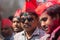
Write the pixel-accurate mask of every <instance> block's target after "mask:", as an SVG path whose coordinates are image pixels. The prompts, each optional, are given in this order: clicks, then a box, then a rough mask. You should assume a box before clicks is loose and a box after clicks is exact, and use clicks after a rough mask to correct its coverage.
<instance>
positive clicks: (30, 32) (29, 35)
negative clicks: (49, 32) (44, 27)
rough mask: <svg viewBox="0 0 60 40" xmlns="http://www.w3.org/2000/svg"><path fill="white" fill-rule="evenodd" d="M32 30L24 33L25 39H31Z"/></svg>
mask: <svg viewBox="0 0 60 40" xmlns="http://www.w3.org/2000/svg"><path fill="white" fill-rule="evenodd" d="M34 30H35V29H34ZM34 30H31V31H28V32H26V37H27V38H29V37H31V36H32V34H33V32H34Z"/></svg>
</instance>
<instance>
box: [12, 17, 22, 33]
mask: <svg viewBox="0 0 60 40" xmlns="http://www.w3.org/2000/svg"><path fill="white" fill-rule="evenodd" d="M12 29H13V31H14V33H18V32H21V31H22V30H23V29H22V28H21V24H20V17H17V16H16V17H13V19H12Z"/></svg>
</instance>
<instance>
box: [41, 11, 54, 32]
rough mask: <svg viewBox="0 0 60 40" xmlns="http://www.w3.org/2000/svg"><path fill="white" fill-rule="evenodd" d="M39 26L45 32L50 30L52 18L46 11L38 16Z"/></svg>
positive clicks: (52, 23) (52, 22)
mask: <svg viewBox="0 0 60 40" xmlns="http://www.w3.org/2000/svg"><path fill="white" fill-rule="evenodd" d="M40 22H41V27H42V29H43V30H44V31H46V32H47V33H49V32H51V29H52V28H53V25H54V20H53V18H51V16H49V15H48V14H47V13H46V12H44V13H42V14H41V16H40Z"/></svg>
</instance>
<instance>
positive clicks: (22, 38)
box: [14, 28, 45, 40]
mask: <svg viewBox="0 0 60 40" xmlns="http://www.w3.org/2000/svg"><path fill="white" fill-rule="evenodd" d="M44 34H45V32H44V31H43V30H42V29H39V28H36V29H35V31H34V32H33V34H32V35H31V38H29V39H27V37H26V35H25V31H22V32H19V33H17V34H16V35H15V36H14V40H39V39H40V37H42V36H44Z"/></svg>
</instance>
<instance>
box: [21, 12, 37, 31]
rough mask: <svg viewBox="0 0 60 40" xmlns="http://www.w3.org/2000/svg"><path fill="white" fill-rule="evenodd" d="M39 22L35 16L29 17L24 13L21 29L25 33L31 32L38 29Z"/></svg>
mask: <svg viewBox="0 0 60 40" xmlns="http://www.w3.org/2000/svg"><path fill="white" fill-rule="evenodd" d="M36 25H37V20H36V17H35V16H34V15H29V14H28V13H24V14H23V15H22V16H21V27H22V28H23V29H24V30H25V31H31V30H33V29H35V28H36Z"/></svg>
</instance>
